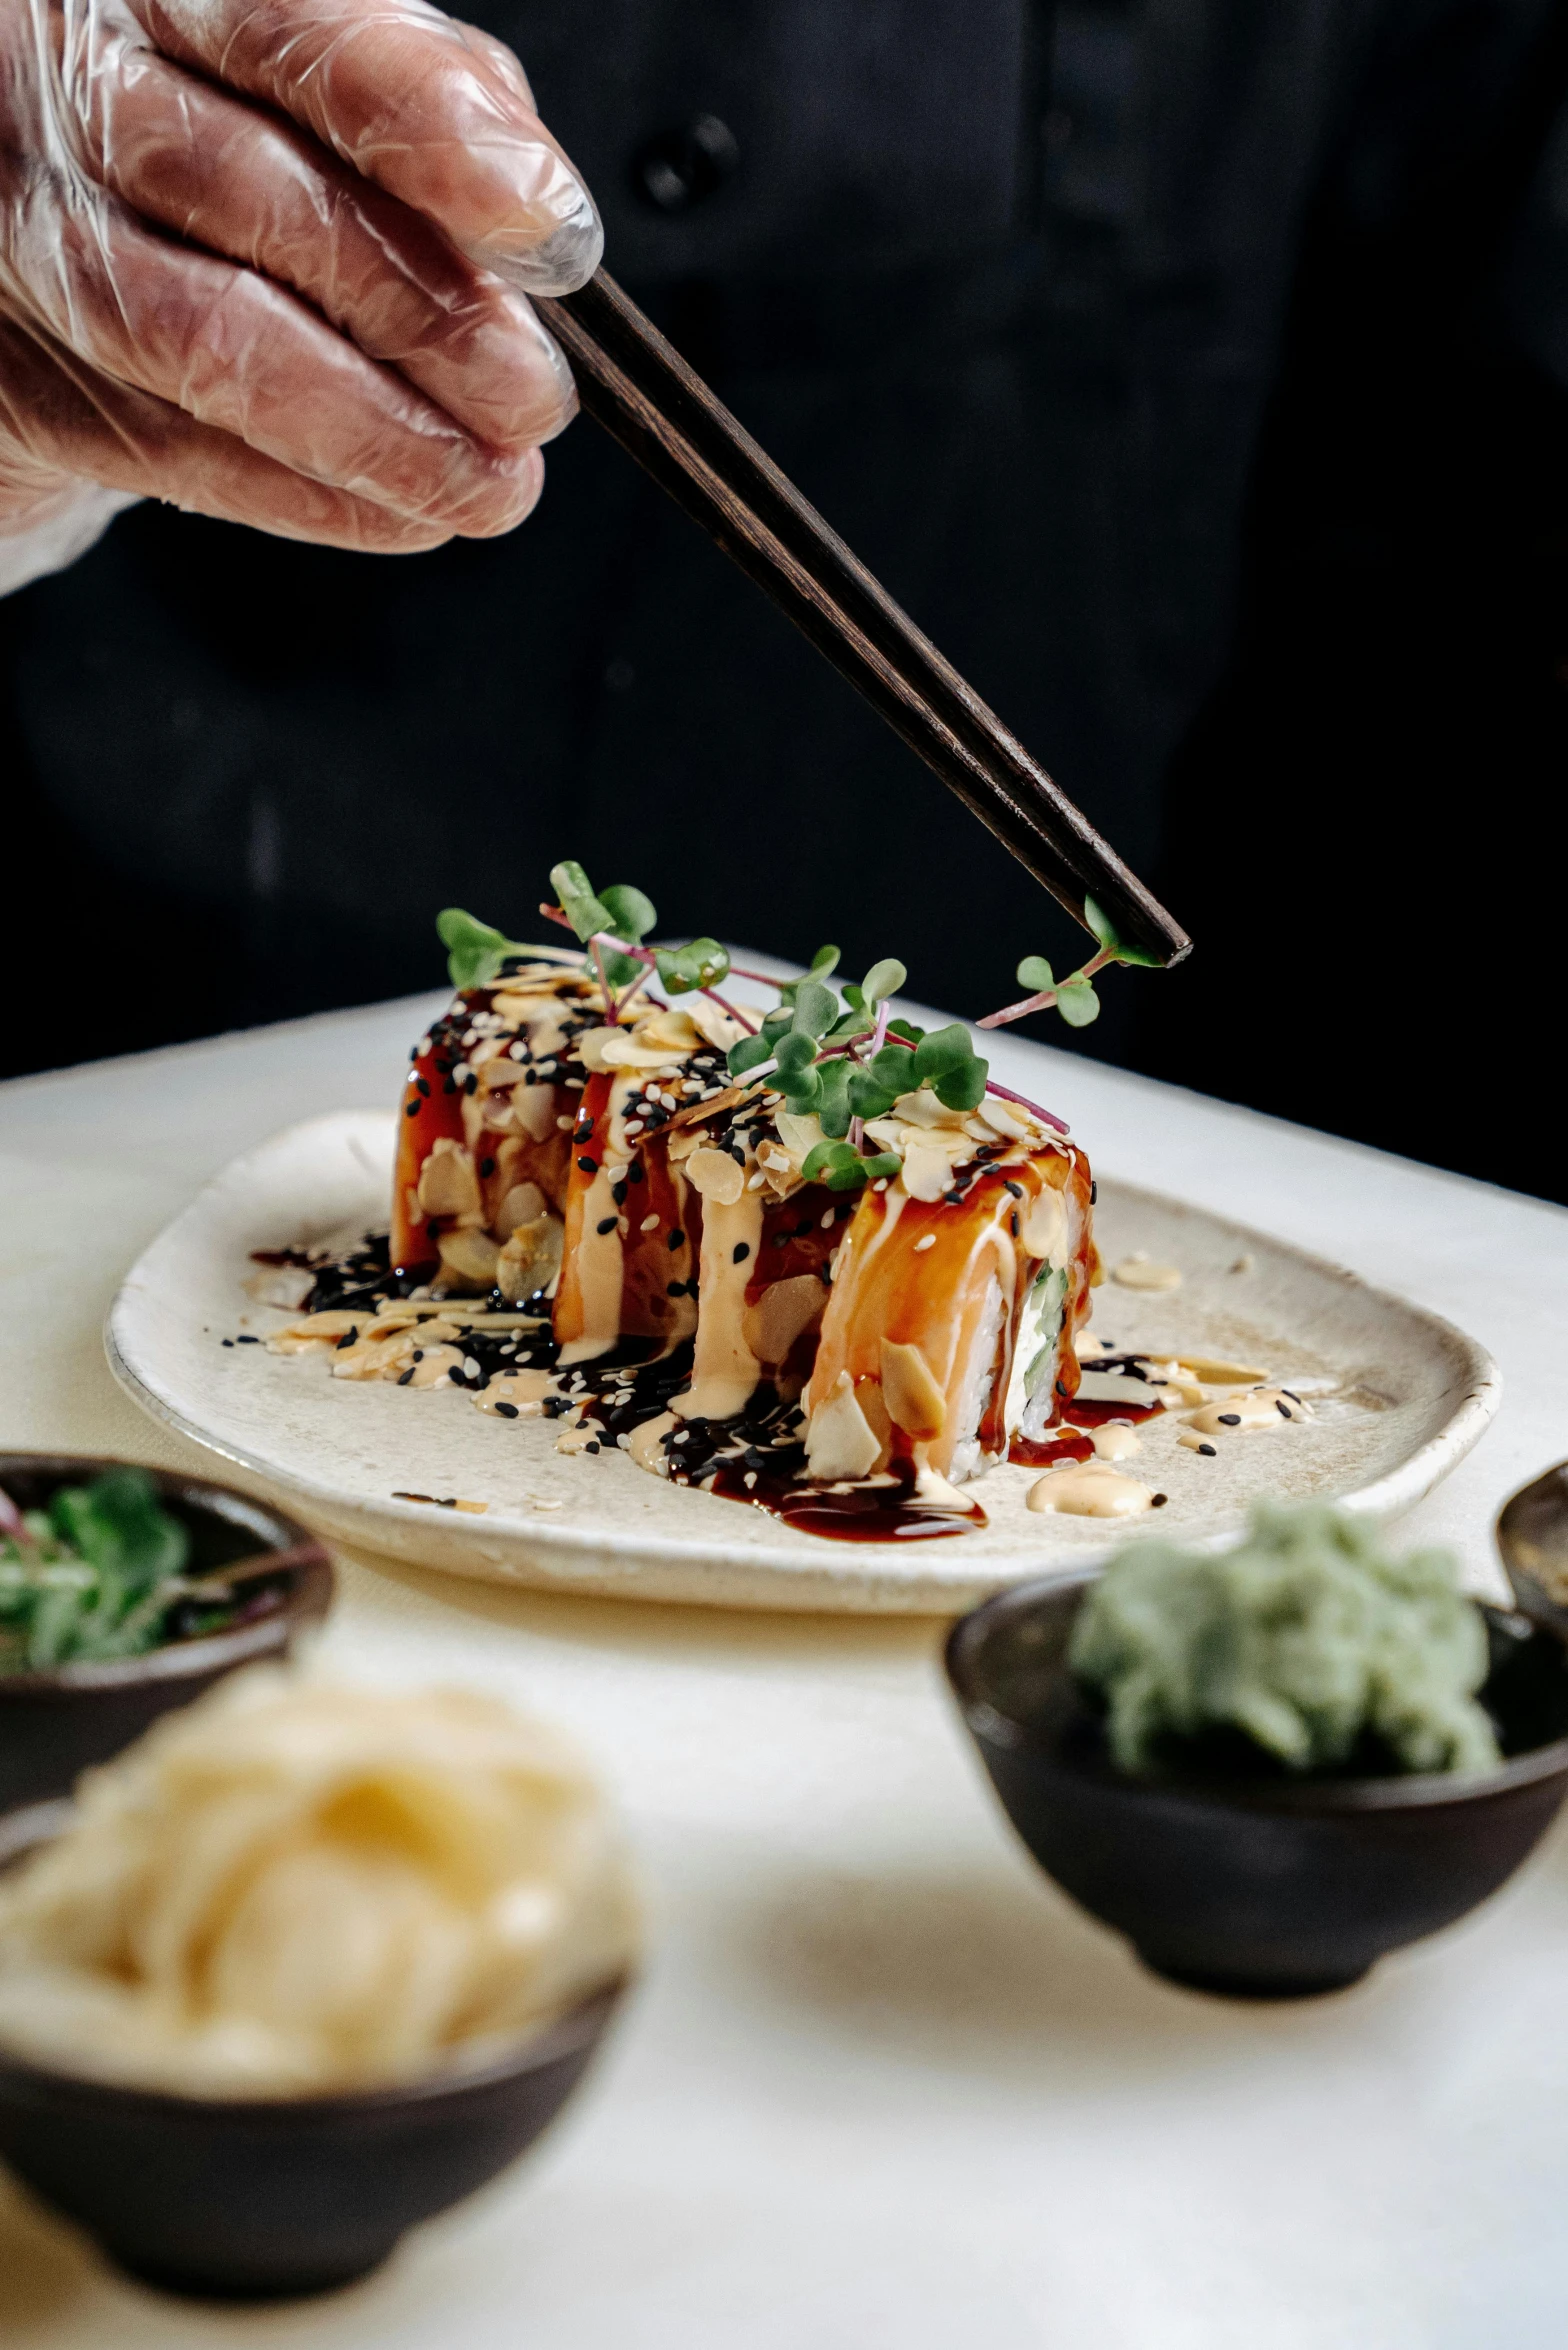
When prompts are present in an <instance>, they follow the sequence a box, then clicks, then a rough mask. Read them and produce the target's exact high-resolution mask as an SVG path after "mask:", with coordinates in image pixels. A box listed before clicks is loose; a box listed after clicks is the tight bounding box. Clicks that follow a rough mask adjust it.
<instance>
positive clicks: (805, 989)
mask: <svg viewBox="0 0 1568 2350" xmlns="http://www.w3.org/2000/svg"><path fill="white" fill-rule="evenodd" d="M838 1012H839V1006H838V998H837V996H835V994H834V993H833V990H832V989H831V988H830V987H824V986H823V985H822V984H821V982H820V981H819V980H816V979H803V980H802V981H801V983H800V986H799V987H798V988H797V989H796V991H795V1022H794V1025H795V1031H796V1033H797V1035H805V1036H809V1037H812V1038H816V1037H819V1036H823V1035H825V1034H826V1032H827V1030H828V1029H830V1028H831V1027H832V1025H833V1023H834V1021H835V1020H836V1019H837V1018H838Z"/></svg>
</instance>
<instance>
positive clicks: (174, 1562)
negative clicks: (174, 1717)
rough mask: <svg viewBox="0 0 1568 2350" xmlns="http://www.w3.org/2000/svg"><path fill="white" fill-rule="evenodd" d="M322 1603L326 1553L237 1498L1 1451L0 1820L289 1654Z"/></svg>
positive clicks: (184, 1483) (215, 1489) (300, 1530)
mask: <svg viewBox="0 0 1568 2350" xmlns="http://www.w3.org/2000/svg"><path fill="white" fill-rule="evenodd" d="M331 1599H332V1566H331V1561H330V1560H329V1559H328V1557H327V1554H326V1552H325V1550H324V1549H323V1548H322V1546H321V1544H320V1543H319V1542H318V1541H317V1540H316V1539H315V1537H314V1536H313V1535H311V1534H309V1533H307V1532H306V1530H305V1528H304V1527H303V1526H300V1525H297V1524H296V1523H295V1522H294V1520H293V1519H292V1518H285V1517H283V1516H281V1515H280V1514H279V1512H278V1511H276V1510H273V1509H269V1508H267V1507H266V1505H265V1504H264V1503H262V1502H257V1501H252V1500H250V1499H249V1498H248V1497H247V1496H246V1495H244V1494H240V1493H234V1492H231V1491H230V1490H229V1489H228V1488H227V1487H225V1486H222V1485H214V1484H212V1483H210V1482H209V1481H208V1480H207V1479H206V1478H204V1477H186V1476H182V1475H178V1474H173V1473H170V1472H166V1471H161V1470H156V1469H142V1468H136V1467H133V1466H131V1465H129V1464H128V1463H126V1462H123V1461H104V1460H79V1459H72V1458H69V1457H64V1456H57V1455H46V1454H37V1453H0V1812H5V1811H9V1810H12V1809H14V1808H15V1807H16V1806H17V1805H20V1804H30V1803H41V1802H44V1801H46V1800H48V1799H49V1798H51V1797H54V1796H59V1795H63V1794H65V1793H67V1792H68V1791H69V1789H70V1787H71V1786H72V1785H73V1783H74V1781H75V1779H76V1776H77V1773H78V1772H79V1771H82V1770H85V1769H86V1768H87V1767H88V1765H89V1764H92V1763H99V1762H105V1761H107V1760H108V1758H109V1756H110V1755H112V1754H117V1753H118V1752H119V1750H120V1748H121V1747H122V1746H127V1745H129V1743H130V1741H131V1740H132V1739H133V1738H138V1737H140V1735H141V1733H142V1731H143V1730H145V1729H146V1728H147V1727H148V1725H149V1724H150V1723H151V1722H153V1721H155V1720H156V1718H157V1717H158V1715H159V1714H161V1713H166V1712H167V1711H168V1710H169V1709H170V1708H171V1707H172V1706H179V1705H188V1704H189V1703H190V1702H191V1700H192V1699H193V1698H196V1697H199V1696H200V1695H201V1694H202V1692H203V1690H205V1689H209V1688H210V1687H211V1686H212V1684H213V1682H215V1681H217V1680H219V1679H221V1677H222V1676H223V1675H224V1674H225V1673H231V1672H233V1671H234V1669H235V1667H236V1666H238V1665H244V1664H251V1663H253V1662H255V1661H256V1660H257V1659H259V1658H261V1657H276V1656H281V1655H283V1654H285V1653H286V1652H287V1651H288V1649H289V1648H290V1647H291V1646H292V1644H293V1641H294V1639H295V1638H296V1636H297V1635H298V1634H299V1632H300V1631H301V1630H302V1629H303V1628H304V1627H305V1626H306V1625H307V1624H311V1623H315V1622H318V1621H319V1620H320V1618H321V1617H322V1616H324V1615H325V1614H326V1612H327V1608H328V1606H329V1605H330V1603H331Z"/></svg>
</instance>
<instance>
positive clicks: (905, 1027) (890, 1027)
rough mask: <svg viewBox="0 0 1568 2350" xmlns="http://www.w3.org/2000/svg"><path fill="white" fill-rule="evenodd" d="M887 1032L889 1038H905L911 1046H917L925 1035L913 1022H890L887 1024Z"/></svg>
mask: <svg viewBox="0 0 1568 2350" xmlns="http://www.w3.org/2000/svg"><path fill="white" fill-rule="evenodd" d="M887 1032H888V1034H889V1036H903V1037H907V1038H908V1040H909V1042H910V1043H911V1044H918V1043H919V1042H920V1040H921V1038H922V1037H923V1036H924V1035H925V1030H924V1029H923V1028H917V1027H916V1026H915V1024H914V1022H913V1020H890V1021H889V1022H888V1024H887Z"/></svg>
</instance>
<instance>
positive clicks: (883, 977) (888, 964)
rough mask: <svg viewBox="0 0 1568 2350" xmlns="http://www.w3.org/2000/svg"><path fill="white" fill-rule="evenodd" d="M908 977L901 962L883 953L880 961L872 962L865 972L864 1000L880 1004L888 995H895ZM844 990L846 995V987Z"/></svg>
mask: <svg viewBox="0 0 1568 2350" xmlns="http://www.w3.org/2000/svg"><path fill="white" fill-rule="evenodd" d="M908 977H909V973H908V972H907V971H906V970H905V969H904V966H903V964H902V963H900V962H898V961H896V960H895V958H894V957H893V956H892V955H885V956H884V957H883V959H882V961H881V962H880V963H873V964H872V966H871V968H870V970H869V971H868V972H867V973H866V976H865V980H864V983H863V985H864V992H865V999H866V1002H867V1003H868V1004H880V1003H882V1002H884V1001H885V1000H886V998H887V997H888V996H890V995H897V993H898V991H899V989H900V988H901V987H902V986H903V984H904V982H905V980H906V979H907V978H908ZM844 992H845V994H846V995H847V994H848V993H849V990H848V988H846V989H845V990H844Z"/></svg>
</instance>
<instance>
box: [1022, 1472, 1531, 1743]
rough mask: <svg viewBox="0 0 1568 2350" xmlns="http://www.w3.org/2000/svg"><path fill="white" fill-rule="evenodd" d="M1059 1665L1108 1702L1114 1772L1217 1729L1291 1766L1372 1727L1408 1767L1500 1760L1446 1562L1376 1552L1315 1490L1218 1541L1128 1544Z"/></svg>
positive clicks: (1360, 1527)
mask: <svg viewBox="0 0 1568 2350" xmlns="http://www.w3.org/2000/svg"><path fill="white" fill-rule="evenodd" d="M1068 1662H1069V1664H1070V1665H1071V1667H1072V1670H1073V1672H1074V1673H1075V1674H1076V1675H1077V1677H1078V1679H1079V1680H1080V1681H1081V1682H1084V1683H1086V1684H1088V1685H1089V1686H1090V1687H1091V1688H1093V1689H1095V1690H1097V1691H1099V1693H1100V1694H1101V1695H1102V1696H1103V1698H1104V1699H1105V1702H1106V1707H1107V1717H1106V1736H1107V1739H1108V1741H1109V1744H1110V1749H1111V1754H1112V1756H1113V1758H1114V1760H1115V1762H1116V1763H1117V1765H1118V1767H1119V1768H1120V1769H1122V1770H1124V1771H1129V1772H1133V1773H1138V1774H1147V1773H1149V1772H1151V1771H1155V1770H1158V1769H1159V1768H1160V1767H1161V1765H1162V1764H1165V1765H1167V1766H1168V1765H1169V1763H1170V1761H1171V1759H1172V1757H1171V1753H1170V1749H1171V1747H1172V1745H1173V1744H1177V1745H1180V1744H1184V1743H1191V1742H1193V1741H1199V1740H1206V1741H1208V1742H1210V1743H1211V1744H1212V1743H1213V1742H1214V1741H1215V1739H1216V1736H1219V1737H1220V1738H1223V1734H1224V1733H1226V1732H1229V1733H1232V1734H1235V1733H1240V1735H1241V1736H1242V1737H1245V1738H1248V1739H1251V1740H1252V1741H1253V1742H1254V1744H1256V1745H1257V1746H1260V1747H1262V1748H1263V1749H1264V1751H1265V1752H1266V1753H1267V1754H1269V1755H1272V1756H1273V1757H1275V1758H1276V1760H1277V1761H1278V1762H1280V1763H1282V1764H1283V1765H1284V1766H1285V1768H1286V1769H1287V1770H1290V1771H1300V1772H1306V1771H1332V1770H1335V1769H1340V1768H1343V1767H1344V1766H1345V1765H1346V1764H1348V1763H1350V1762H1351V1759H1352V1757H1357V1759H1358V1764H1359V1761H1360V1757H1361V1756H1362V1755H1364V1754H1365V1752H1366V1748H1367V1744H1368V1742H1369V1741H1370V1742H1372V1743H1373V1744H1375V1745H1376V1746H1378V1747H1381V1748H1383V1749H1385V1750H1386V1751H1387V1754H1388V1755H1389V1756H1390V1757H1391V1758H1392V1760H1393V1761H1394V1762H1395V1763H1396V1764H1397V1766H1398V1768H1399V1769H1401V1770H1404V1771H1484V1770H1489V1769H1492V1768H1494V1767H1495V1766H1496V1764H1497V1763H1498V1762H1499V1761H1500V1759H1501V1758H1500V1756H1499V1754H1498V1750H1497V1740H1496V1738H1495V1736H1494V1735H1493V1731H1492V1725H1491V1723H1490V1721H1489V1720H1488V1719H1487V1716H1486V1714H1485V1713H1484V1712H1483V1710H1482V1708H1481V1707H1480V1706H1479V1705H1478V1704H1477V1703H1476V1700H1475V1692H1476V1690H1478V1689H1479V1688H1480V1686H1481V1684H1482V1682H1483V1681H1484V1680H1485V1679H1486V1675H1487V1663H1488V1660H1487V1635H1486V1621H1485V1618H1484V1617H1483V1616H1482V1614H1481V1611H1480V1609H1479V1608H1478V1607H1476V1606H1475V1605H1474V1603H1473V1602H1472V1601H1471V1600H1469V1599H1467V1598H1466V1597H1465V1596H1464V1594H1463V1593H1462V1592H1461V1591H1460V1589H1459V1584H1458V1567H1457V1563H1456V1562H1455V1560H1454V1559H1453V1558H1452V1557H1451V1556H1450V1554H1449V1553H1448V1552H1447V1551H1445V1550H1416V1551H1412V1552H1411V1553H1410V1554H1409V1556H1408V1557H1406V1558H1402V1559H1395V1558H1390V1557H1389V1556H1388V1554H1387V1553H1386V1552H1385V1551H1384V1549H1383V1548H1382V1546H1381V1544H1380V1542H1379V1540H1378V1537H1377V1533H1376V1531H1375V1529H1374V1528H1373V1527H1371V1526H1369V1525H1367V1524H1365V1523H1363V1522H1362V1521H1360V1520H1358V1519H1355V1518H1350V1517H1345V1516H1343V1515H1341V1513H1340V1512H1338V1511H1337V1510H1333V1509H1330V1508H1328V1507H1327V1506H1326V1505H1324V1504H1322V1503H1308V1504H1305V1505H1303V1506H1297V1507H1286V1506H1284V1505H1281V1504H1278V1503H1270V1502H1265V1503H1262V1504H1260V1506H1259V1507H1258V1508H1257V1510H1256V1511H1255V1512H1254V1514H1253V1520H1252V1526H1251V1530H1250V1532H1249V1533H1248V1535H1247V1538H1246V1540H1245V1541H1244V1542H1242V1543H1241V1544H1240V1545H1239V1546H1238V1548H1236V1549H1235V1550H1232V1551H1227V1552H1224V1553H1223V1554H1220V1555H1216V1556H1209V1557H1204V1556H1199V1555H1195V1554H1193V1553H1190V1552H1186V1551H1182V1550H1178V1549H1177V1548H1176V1547H1175V1546H1174V1544H1171V1543H1167V1542H1138V1543H1134V1544H1132V1545H1130V1546H1129V1547H1128V1548H1127V1549H1126V1550H1123V1551H1121V1552H1119V1553H1118V1555H1117V1556H1116V1557H1115V1558H1114V1559H1113V1560H1112V1561H1111V1563H1110V1565H1109V1566H1108V1567H1107V1569H1106V1571H1105V1575H1104V1577H1103V1579H1102V1580H1101V1581H1100V1582H1099V1583H1097V1584H1095V1585H1094V1586H1093V1587H1092V1588H1091V1589H1090V1591H1089V1594H1088V1596H1087V1598H1086V1599H1085V1600H1084V1603H1083V1606H1082V1607H1081V1608H1080V1610H1079V1613H1078V1620H1077V1623H1076V1625H1075V1626H1074V1629H1073V1636H1072V1644H1071V1647H1070V1649H1069V1652H1068Z"/></svg>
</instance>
